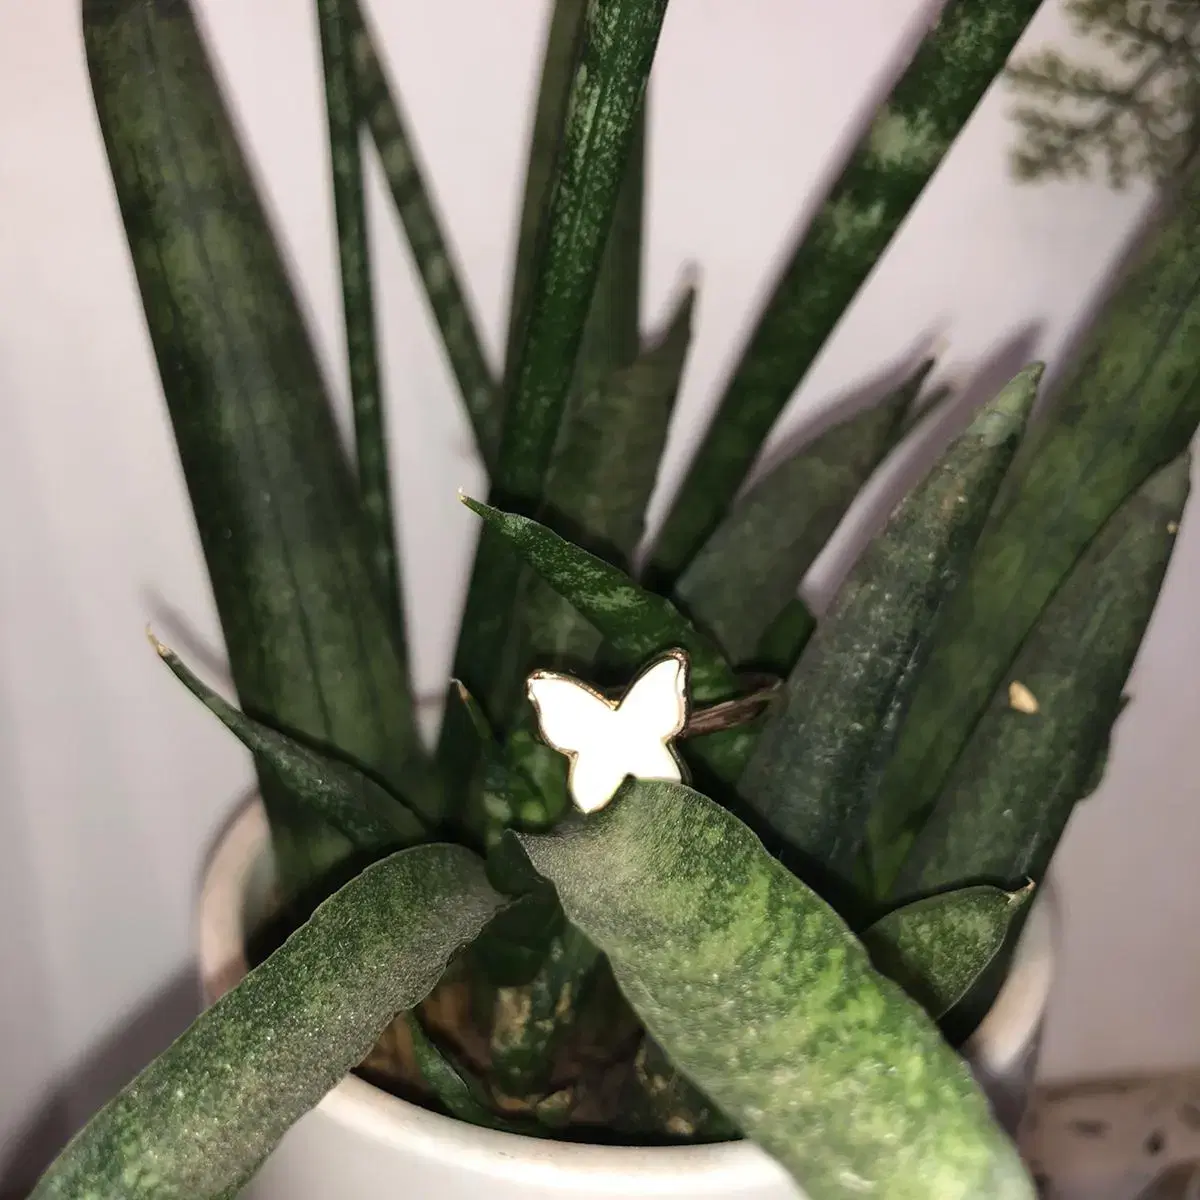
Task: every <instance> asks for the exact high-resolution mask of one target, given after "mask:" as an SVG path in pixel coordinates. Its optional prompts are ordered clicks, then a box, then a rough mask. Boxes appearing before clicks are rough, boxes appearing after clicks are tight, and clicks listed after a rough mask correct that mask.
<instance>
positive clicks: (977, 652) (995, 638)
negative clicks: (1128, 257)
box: [879, 168, 1200, 841]
mask: <svg viewBox="0 0 1200 1200" xmlns="http://www.w3.org/2000/svg"><path fill="white" fill-rule="evenodd" d="M1173 205H1174V207H1173V209H1172V208H1168V210H1167V213H1168V215H1167V218H1166V219H1165V221H1164V222H1163V223H1161V224H1160V225H1159V227H1158V229H1157V230H1156V231H1155V232H1153V233H1152V234H1151V235H1150V238H1149V240H1148V242H1147V243H1146V244H1144V245H1143V246H1142V247H1141V250H1140V252H1139V255H1138V259H1139V261H1138V263H1137V265H1136V266H1135V268H1134V269H1133V270H1132V272H1131V273H1130V274H1128V275H1127V276H1126V278H1125V279H1124V282H1122V283H1121V284H1120V286H1119V287H1118V290H1117V291H1116V294H1115V295H1114V297H1113V298H1112V300H1111V301H1110V302H1109V304H1108V305H1107V307H1106V308H1105V310H1104V311H1103V313H1102V315H1101V317H1100V319H1099V322H1098V324H1097V325H1096V326H1095V327H1094V329H1093V330H1092V332H1091V334H1090V335H1089V338H1088V341H1087V344H1086V346H1085V349H1084V353H1083V355H1082V357H1081V359H1080V360H1079V362H1078V365H1077V366H1076V367H1075V368H1074V370H1073V371H1072V373H1071V375H1070V377H1069V378H1068V379H1067V380H1066V381H1065V383H1064V384H1063V385H1062V388H1061V393H1060V394H1059V395H1058V396H1057V397H1056V398H1055V399H1054V401H1053V403H1052V405H1051V408H1050V410H1049V412H1048V413H1047V415H1046V417H1045V418H1044V419H1043V420H1041V421H1040V422H1039V423H1038V425H1037V426H1035V430H1036V432H1035V434H1034V436H1032V437H1031V438H1030V442H1029V445H1027V446H1026V447H1025V448H1024V449H1023V451H1022V453H1021V454H1020V455H1019V456H1018V458H1017V461H1016V463H1014V465H1013V470H1012V475H1011V480H1010V482H1009V483H1008V484H1006V486H1005V489H1004V491H1003V492H1002V494H1001V497H1000V500H999V501H998V504H997V509H996V512H995V513H994V514H993V516H992V518H991V520H990V521H989V524H988V528H987V530H986V531H985V532H984V535H983V537H982V538H981V540H980V543H979V547H978V549H977V551H976V553H975V557H974V559H973V561H972V566H971V570H970V573H969V574H968V575H967V577H966V579H965V580H964V581H963V585H962V587H961V588H960V589H959V591H958V594H957V595H956V596H954V597H953V598H952V599H951V601H950V603H949V604H948V605H947V609H946V613H945V616H944V618H943V625H942V628H941V630H940V631H939V633H938V637H937V643H936V645H935V648H934V652H933V654H932V656H931V658H930V661H929V663H928V664H927V666H926V668H925V670H924V672H923V674H922V678H921V681H920V685H919V687H918V689H917V693H916V695H915V696H914V698H913V704H912V710H911V712H910V713H909V716H908V718H907V720H906V722H905V724H904V728H903V730H902V733H901V736H900V740H899V742H898V744H897V747H896V754H895V757H894V759H893V761H892V764H891V766H890V768H889V771H888V776H887V779H886V781H885V785H884V803H883V806H882V807H881V809H880V821H881V822H882V824H881V826H880V830H879V833H880V837H881V839H882V840H884V841H890V840H892V839H893V838H894V837H895V836H896V835H897V834H898V833H899V831H900V830H901V829H903V828H904V827H905V826H908V825H912V824H914V823H919V822H920V820H921V819H922V817H923V816H924V815H925V814H927V813H928V811H929V809H930V808H931V807H932V805H933V804H934V802H935V800H936V798H937V796H938V794H939V792H940V791H941V789H942V786H943V784H944V783H945V781H946V776H947V774H948V772H949V770H950V768H951V766H952V765H953V763H954V761H955V760H956V759H957V758H958V755H959V753H960V752H961V750H962V747H963V743H964V742H965V741H966V738H967V736H968V735H969V733H970V731H971V729H972V728H973V727H974V725H975V723H976V722H977V721H978V720H979V717H980V715H981V713H982V712H983V710H984V708H985V707H986V706H987V704H988V701H989V700H990V699H991V697H992V695H993V694H994V693H995V691H996V689H997V687H998V686H999V685H1000V684H1001V682H1002V681H1003V680H1004V678H1005V673H1006V672H1007V671H1008V670H1009V668H1010V667H1011V666H1012V662H1013V658H1014V657H1015V655H1016V653H1017V650H1018V648H1019V647H1020V646H1021V644H1022V642H1023V641H1024V640H1025V638H1026V637H1027V636H1028V634H1029V631H1030V630H1031V629H1032V628H1033V626H1034V624H1035V622H1036V621H1037V619H1038V617H1039V615H1040V614H1041V612H1042V610H1043V608H1045V606H1046V602H1047V601H1048V600H1049V599H1050V597H1051V596H1053V595H1054V593H1055V592H1056V591H1057V590H1058V587H1059V585H1060V584H1061V583H1062V581H1063V579H1064V578H1065V577H1066V575H1067V573H1068V572H1069V571H1070V569H1071V567H1072V565H1073V564H1074V563H1075V560H1076V559H1077V558H1078V557H1079V555H1080V553H1081V552H1082V551H1083V549H1084V547H1085V546H1087V545H1088V543H1089V542H1090V541H1091V540H1092V538H1094V537H1095V536H1096V534H1097V533H1098V532H1099V530H1100V528H1101V527H1102V526H1103V525H1104V523H1105V521H1107V520H1108V518H1109V517H1110V516H1111V515H1112V514H1113V512H1115V511H1116V509H1117V507H1118V506H1119V505H1120V504H1121V502H1122V501H1123V500H1125V498H1126V497H1127V496H1129V495H1130V494H1131V493H1132V492H1133V491H1134V490H1136V489H1137V488H1138V487H1140V486H1141V484H1143V483H1144V482H1145V481H1146V480H1147V479H1148V478H1149V476H1150V475H1151V474H1153V473H1154V471H1156V470H1157V469H1158V468H1159V467H1162V466H1165V465H1166V464H1167V463H1168V462H1170V461H1171V460H1172V459H1174V458H1175V457H1176V456H1177V455H1178V454H1180V453H1181V452H1182V451H1183V450H1184V449H1186V447H1187V446H1188V445H1189V444H1190V442H1191V440H1192V436H1193V434H1194V433H1195V431H1196V424H1197V421H1200V240H1198V239H1197V237H1196V229H1197V223H1198V222H1200V168H1197V169H1194V170H1193V171H1192V172H1191V174H1190V175H1188V176H1187V177H1185V178H1184V179H1182V180H1181V181H1179V184H1178V187H1177V190H1176V192H1175V195H1174V197H1173Z"/></svg>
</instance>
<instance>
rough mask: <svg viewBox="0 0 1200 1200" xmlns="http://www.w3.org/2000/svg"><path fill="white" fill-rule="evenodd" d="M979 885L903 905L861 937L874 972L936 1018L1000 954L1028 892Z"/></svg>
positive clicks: (962, 995) (956, 1000) (968, 987)
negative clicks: (873, 965)
mask: <svg viewBox="0 0 1200 1200" xmlns="http://www.w3.org/2000/svg"><path fill="white" fill-rule="evenodd" d="M1032 891H1033V887H1032V885H1030V886H1028V887H1024V888H1021V889H1020V890H1019V891H1015V892H1007V891H1005V890H1004V889H1003V888H998V887H989V886H987V885H986V884H979V885H976V886H972V887H964V888H959V889H957V890H955V891H951V892H939V893H938V894H937V895H935V896H927V897H925V898H924V899H921V900H914V901H912V902H911V903H909V904H904V905H901V906H900V907H899V908H895V909H893V910H892V911H891V912H890V913H887V914H886V915H885V916H882V917H880V918H879V920H877V921H876V922H874V924H872V925H871V926H870V927H869V928H868V929H867V930H866V931H865V932H864V933H863V935H862V940H863V944H864V945H865V946H866V948H867V950H868V951H869V952H870V955H871V961H872V962H873V963H874V964H875V967H876V969H877V970H879V971H882V972H883V974H885V975H886V976H888V978H889V979H894V980H895V981H896V982H897V983H898V984H900V986H901V987H902V988H903V989H904V990H905V991H906V992H907V993H908V994H909V995H910V996H911V997H912V998H913V999H914V1000H915V1001H916V1002H917V1003H918V1004H920V1006H921V1007H922V1008H923V1009H924V1010H925V1011H926V1012H927V1013H928V1014H929V1015H930V1016H931V1017H932V1018H933V1019H934V1020H935V1021H937V1020H940V1019H941V1018H942V1017H944V1016H945V1015H946V1014H947V1013H948V1012H949V1011H950V1010H951V1009H952V1008H953V1007H954V1006H955V1005H956V1004H957V1003H958V1002H959V1001H960V1000H961V999H962V998H963V997H964V996H965V995H966V994H967V993H968V992H969V991H970V989H971V986H972V985H973V984H974V983H975V981H976V980H977V979H979V977H980V976H981V975H982V974H983V972H984V971H985V970H986V969H987V967H988V964H989V963H991V961H992V960H993V959H994V958H995V957H996V955H997V954H999V953H1000V951H1001V949H1002V948H1003V946H1004V944H1005V941H1006V940H1007V938H1008V936H1009V933H1010V932H1011V930H1012V929H1013V927H1014V923H1015V922H1016V921H1017V919H1018V917H1019V916H1020V915H1021V913H1022V911H1023V909H1024V908H1025V906H1026V904H1027V903H1028V901H1029V898H1030V895H1031V894H1032Z"/></svg>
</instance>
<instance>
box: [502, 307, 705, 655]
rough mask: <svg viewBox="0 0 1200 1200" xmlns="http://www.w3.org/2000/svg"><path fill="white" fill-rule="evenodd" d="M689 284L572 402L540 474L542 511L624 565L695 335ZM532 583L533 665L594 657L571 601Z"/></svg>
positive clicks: (587, 629) (528, 619) (528, 603)
mask: <svg viewBox="0 0 1200 1200" xmlns="http://www.w3.org/2000/svg"><path fill="white" fill-rule="evenodd" d="M694 302H695V290H694V289H693V288H691V287H688V288H685V290H684V292H683V293H682V295H681V296H680V299H679V302H678V304H677V306H676V308H675V312H674V315H673V316H672V318H671V321H670V323H669V325H668V326H667V329H666V331H665V332H664V334H663V335H662V337H661V338H660V339H659V340H658V341H657V343H656V344H653V345H651V346H649V347H647V349H645V350H644V351H643V352H642V353H641V354H640V355H639V356H638V357H637V358H636V359H635V360H634V361H633V362H632V363H631V364H630V365H628V366H626V367H621V368H618V369H616V370H614V371H611V372H610V373H609V375H608V376H607V378H606V379H604V380H602V381H601V382H600V383H599V384H598V385H597V386H596V387H594V388H593V389H592V390H591V391H588V392H586V393H584V394H582V395H579V396H577V397H575V398H573V399H572V401H571V403H570V404H569V405H568V407H567V412H566V414H565V416H564V419H563V427H562V430H561V431H560V433H559V439H558V444H557V446H556V447H555V451H554V458H553V460H552V462H551V465H550V472H549V475H548V476H547V479H546V496H545V508H546V511H547V512H549V513H552V514H553V516H554V520H555V523H556V524H559V525H560V527H561V528H564V529H569V530H570V531H571V533H572V536H573V540H575V541H577V542H578V543H579V544H581V545H584V546H587V547H588V548H589V549H591V550H593V551H595V552H596V553H597V554H598V555H600V556H601V557H603V558H604V559H606V560H608V561H610V562H612V563H614V564H615V565H617V566H622V567H627V566H628V565H629V563H630V561H631V560H632V558H633V553H634V550H635V549H636V548H637V545H638V543H639V542H640V541H641V537H642V532H643V529H644V527H645V517H646V507H647V505H648V504H649V502H650V494H651V492H652V491H653V490H654V481H655V479H656V478H657V475H658V464H659V460H660V458H661V457H662V451H663V446H664V445H665V443H666V440H667V428H668V426H669V424H670V420H671V413H672V412H673V410H674V407H675V398H676V396H677V395H678V393H679V384H680V380H681V378H682V376H683V366H684V361H685V359H686V356H687V350H688V346H689V344H690V341H691V326H692V309H693V305H694ZM547 591H548V589H546V588H538V589H535V590H532V591H531V592H529V593H527V594H526V597H525V599H524V603H522V605H521V621H522V624H523V625H524V626H525V627H526V628H527V630H528V636H529V641H530V647H531V649H530V654H531V658H530V664H529V665H533V663H534V662H535V661H536V663H537V665H539V666H557V665H559V664H569V665H573V666H578V665H579V664H581V663H586V662H589V661H591V659H592V658H593V657H594V656H595V654H596V652H597V650H598V649H599V647H600V641H601V639H600V635H599V634H598V633H597V631H596V629H595V627H594V626H593V625H592V624H590V623H589V622H587V621H585V620H584V619H583V618H582V617H581V616H580V615H579V613H578V610H576V609H575V608H574V607H573V606H572V605H570V604H568V603H565V602H564V601H563V600H562V599H561V598H560V597H559V596H558V595H557V594H556V593H554V592H553V591H552V590H549V592H548V594H547Z"/></svg>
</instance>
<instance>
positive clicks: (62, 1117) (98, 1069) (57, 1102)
mask: <svg viewBox="0 0 1200 1200" xmlns="http://www.w3.org/2000/svg"><path fill="white" fill-rule="evenodd" d="M199 1012H200V985H199V982H198V981H197V978H196V975H195V973H194V971H192V970H188V971H185V972H182V973H180V974H179V975H178V976H176V977H175V979H173V980H172V981H171V982H170V983H169V984H168V985H167V986H166V987H165V988H163V989H162V990H161V991H160V992H158V994H157V995H155V996H154V997H153V998H152V999H150V1000H149V1001H148V1002H147V1003H146V1004H145V1005H143V1007H142V1008H140V1009H139V1010H138V1011H137V1012H136V1013H135V1014H134V1015H133V1017H131V1018H130V1020H129V1021H128V1022H126V1024H125V1025H124V1026H122V1028H121V1029H119V1030H118V1031H117V1032H116V1033H115V1034H113V1035H112V1036H111V1037H109V1038H108V1039H107V1040H106V1041H105V1042H104V1043H102V1044H101V1045H100V1046H99V1047H98V1048H97V1049H96V1050H95V1051H94V1052H93V1053H92V1054H90V1055H89V1056H88V1057H87V1058H86V1059H85V1060H84V1061H83V1062H82V1063H80V1064H79V1065H78V1066H76V1067H75V1068H74V1069H73V1070H72V1071H71V1072H70V1073H69V1074H68V1075H67V1076H66V1077H65V1078H64V1079H62V1080H61V1081H60V1082H59V1084H58V1086H57V1088H56V1089H54V1090H53V1092H52V1093H51V1095H50V1097H49V1099H48V1100H46V1101H45V1102H44V1103H43V1104H42V1105H41V1106H40V1108H39V1109H38V1110H37V1111H36V1112H35V1113H34V1114H33V1115H32V1116H31V1117H30V1119H29V1120H28V1121H27V1122H26V1124H25V1125H24V1126H23V1127H22V1128H20V1129H18V1130H17V1132H16V1134H15V1136H14V1137H13V1138H12V1139H11V1141H10V1144H9V1145H6V1146H2V1147H0V1200H24V1197H25V1196H27V1195H28V1193H29V1191H30V1189H32V1187H33V1185H34V1184H35V1183H36V1182H37V1180H38V1178H39V1177H40V1176H41V1174H42V1172H43V1171H45V1169H46V1168H47V1167H48V1166H49V1165H50V1163H51V1162H52V1161H53V1159H54V1157H55V1156H56V1155H57V1154H58V1152H59V1151H60V1150H61V1149H62V1147H63V1146H64V1145H65V1144H66V1142H67V1140H68V1139H69V1138H71V1137H72V1136H73V1135H74V1134H75V1133H76V1132H77V1131H78V1130H79V1129H80V1128H81V1127H82V1126H83V1124H84V1123H85V1121H86V1120H87V1119H88V1117H89V1116H90V1115H91V1113H92V1112H93V1111H95V1109H96V1108H98V1107H99V1106H100V1105H101V1104H103V1103H104V1102H105V1101H106V1100H108V1099H109V1098H110V1097H111V1096H113V1095H114V1094H115V1093H116V1092H117V1091H119V1090H120V1089H121V1088H122V1087H124V1086H125V1084H127V1083H128V1082H129V1081H130V1080H131V1079H132V1078H133V1077H134V1076H135V1075H136V1074H137V1073H138V1072H139V1071H140V1070H141V1069H142V1067H144V1066H145V1065H146V1063H148V1062H149V1061H150V1060H151V1059H152V1058H154V1057H155V1056H157V1055H158V1054H161V1053H162V1051H164V1050H165V1049H166V1048H167V1047H168V1046H169V1045H170V1044H171V1043H172V1042H173V1041H174V1040H175V1039H176V1038H177V1037H178V1036H179V1035H180V1034H181V1033H182V1032H183V1031H184V1029H186V1028H187V1026H188V1025H189V1024H190V1023H191V1022H192V1021H193V1020H194V1019H195V1017H196V1016H197V1015H198V1014H199Z"/></svg>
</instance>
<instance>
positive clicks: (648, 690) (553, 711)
mask: <svg viewBox="0 0 1200 1200" xmlns="http://www.w3.org/2000/svg"><path fill="white" fill-rule="evenodd" d="M687 682H688V659H687V655H686V654H685V653H684V652H683V651H682V650H672V651H670V652H669V653H668V654H666V655H664V656H663V657H662V658H659V659H656V660H655V661H654V662H652V663H651V664H650V665H649V666H648V667H646V668H645V669H644V670H643V671H642V672H641V674H640V675H638V677H637V678H636V679H635V680H634V681H633V683H631V684H630V685H629V687H628V689H627V690H626V692H625V695H624V696H622V697H621V699H620V700H619V701H618V700H609V699H607V698H606V697H604V696H602V695H600V693H599V692H597V691H595V690H594V689H593V688H590V687H588V686H587V684H585V683H581V682H580V681H579V680H578V679H575V678H574V677H572V676H570V675H560V674H558V673H557V672H555V671H534V673H533V674H532V675H530V676H529V679H528V681H527V682H526V685H525V690H526V694H527V695H528V696H529V700H530V703H532V705H533V707H534V710H535V711H536V712H537V717H538V724H539V725H540V726H541V731H542V738H543V739H544V740H545V742H546V743H547V745H549V746H552V747H553V748H554V749H555V750H557V751H559V753H561V754H565V755H566V756H567V757H568V758H569V759H570V760H571V766H570V770H569V772H568V775H567V787H568V789H569V790H570V793H571V798H572V799H573V800H574V801H575V804H576V807H578V808H580V809H582V811H583V812H585V813H591V812H595V811H596V810H597V809H600V808H603V807H604V806H605V805H606V804H607V803H608V802H609V801H610V800H611V799H612V798H613V796H614V795H616V792H617V789H618V788H619V787H620V786H621V784H622V782H623V781H624V779H625V777H626V776H627V775H632V776H634V777H635V778H637V779H667V780H670V781H672V782H673V783H679V782H681V781H682V779H683V764H682V763H681V762H680V760H679V758H678V756H677V755H676V754H675V750H674V748H673V747H672V745H671V742H672V740H673V739H674V738H676V737H678V736H679V734H680V733H682V732H683V728H684V726H685V725H686V724H687V720H688V697H687Z"/></svg>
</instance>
